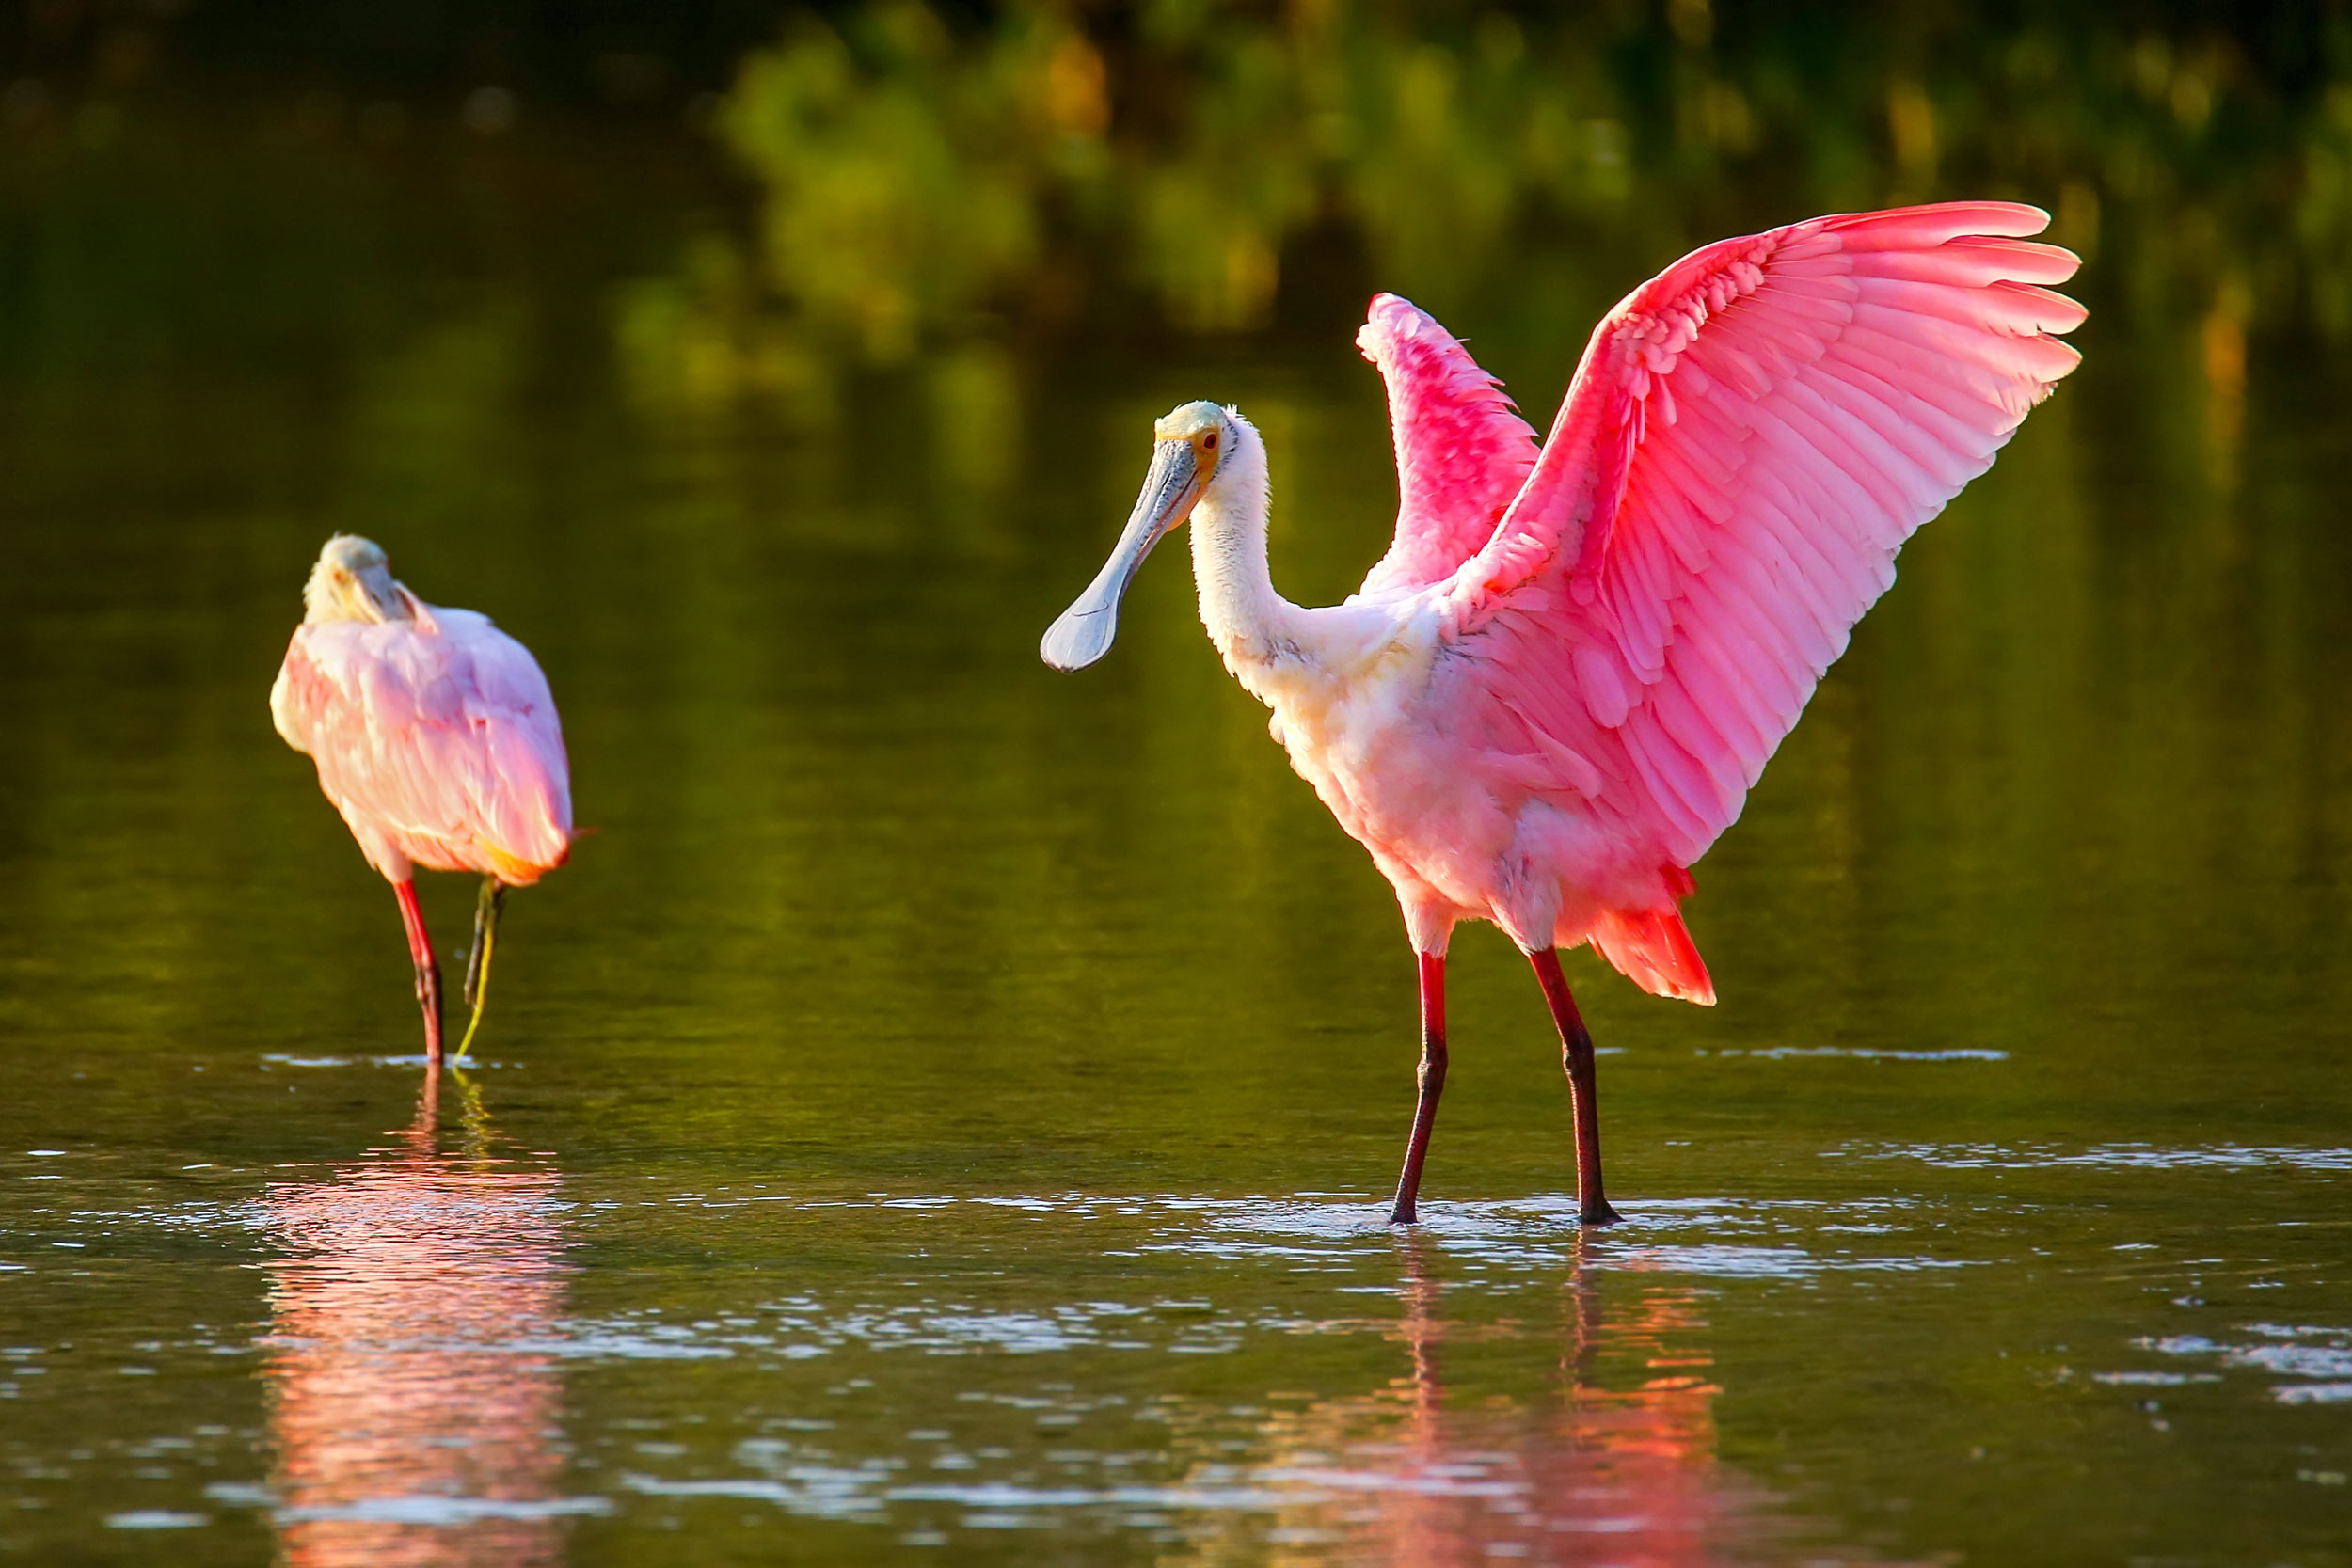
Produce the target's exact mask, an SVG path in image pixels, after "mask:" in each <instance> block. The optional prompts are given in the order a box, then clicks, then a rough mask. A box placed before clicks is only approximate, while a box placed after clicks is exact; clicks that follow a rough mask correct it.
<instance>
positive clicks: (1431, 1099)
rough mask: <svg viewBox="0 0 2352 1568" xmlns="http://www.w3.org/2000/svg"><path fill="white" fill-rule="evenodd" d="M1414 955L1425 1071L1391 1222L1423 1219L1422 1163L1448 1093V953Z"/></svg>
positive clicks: (1422, 1066)
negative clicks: (1443, 1096)
mask: <svg viewBox="0 0 2352 1568" xmlns="http://www.w3.org/2000/svg"><path fill="white" fill-rule="evenodd" d="M1414 957H1415V958H1418V959H1420V960H1421V1070H1420V1072H1419V1073H1418V1074H1417V1075H1416V1081H1417V1082H1418V1083H1419V1084H1420V1085H1421V1093H1420V1097H1419V1098H1418V1099H1417V1100H1416V1101H1414V1103H1413V1136H1412V1141H1411V1142H1409V1143H1407V1144H1406V1146H1405V1170H1404V1172H1403V1174H1401V1175H1400V1176H1398V1177H1397V1179H1396V1206H1395V1207H1394V1208H1393V1209H1391V1210H1390V1211H1389V1223H1390V1224H1391V1225H1412V1224H1414V1223H1416V1221H1417V1220H1418V1219H1419V1218H1420V1215H1419V1213H1418V1212H1417V1211H1416V1209H1415V1204H1416V1203H1417V1202H1418V1200H1419V1199H1420V1196H1421V1163H1422V1160H1423V1159H1425V1158H1426V1157H1427V1156H1428V1153H1429V1130H1430V1128H1431V1127H1433V1126H1435V1125H1436V1124H1437V1120H1438V1096H1439V1095H1441V1094H1443V1093H1444V1092H1445V1063H1446V1053H1445V955H1444V954H1442V953H1417V954H1415V955H1414Z"/></svg>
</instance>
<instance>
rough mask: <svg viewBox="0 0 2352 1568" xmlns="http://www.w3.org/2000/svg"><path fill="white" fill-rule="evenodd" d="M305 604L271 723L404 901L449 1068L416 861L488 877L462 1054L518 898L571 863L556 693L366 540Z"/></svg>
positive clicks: (272, 698)
mask: <svg viewBox="0 0 2352 1568" xmlns="http://www.w3.org/2000/svg"><path fill="white" fill-rule="evenodd" d="M303 601H304V605H305V607H306V611H307V612H306V613H305V614H304V616H303V618H302V625H300V626H296V627H295V628H294V641H292V642H291V643H289V644H288V645H287V648H286V662H285V664H284V665H283V666H282V667H280V668H279V670H278V684H277V685H275V686H273V687H272V688H271V689H270V694H269V711H270V716H271V718H273V719H275V720H276V721H278V734H279V735H282V736H285V737H286V744H288V745H289V746H292V747H293V748H294V750H295V751H297V752H308V753H309V754H310V756H311V758H313V759H314V760H315V761H316V762H317V763H318V768H319V787H320V788H321V789H322V790H325V791H326V798H327V799H328V800H332V801H334V802H335V809H336V810H337V811H340V812H342V814H343V820H344V821H345V822H347V823H349V824H350V825H351V835H352V836H353V837H354V838H356V839H358V841H359V850H360V852H361V853H362V854H364V855H366V856H367V857H368V863H369V864H370V865H373V866H374V867H375V868H376V869H377V870H378V871H381V872H382V873H383V874H384V877H385V879H386V880H388V881H389V882H390V883H391V884H392V892H393V893H394V894H395V895H398V896H399V899H400V918H401V923H402V924H403V925H404V926H405V927H407V931H408V956H409V958H411V959H412V960H413V961H414V962H415V964H416V966H417V1003H418V1006H421V1007H422V1008H423V1009H424V1053H425V1056H426V1058H427V1059H428V1060H430V1061H433V1062H438V1061H439V1060H440V1059H441V970H440V965H439V964H437V963H436V962H435V961H434V958H433V943H432V941H431V939H430V938H428V937H427V936H426V935H425V929H424V914H423V911H421V910H419V909H418V908H417V882H416V872H415V867H417V866H419V865H422V866H429V867H431V868H432V869H433V870H436V871H476V872H480V873H481V874H482V879H483V880H482V896H481V898H480V900H479V901H478V902H477V903H476V905H475V908H474V940H473V950H472V952H471V953H470V954H469V957H468V958H467V962H466V989H465V998H466V1005H467V1006H469V1007H471V1008H472V1009H473V1018H472V1020H471V1022H469V1023H468V1024H467V1025H466V1035H465V1037H464V1038H463V1039H461V1040H459V1041H458V1043H457V1055H458V1056H459V1058H460V1059H463V1058H464V1056H465V1054H466V1048H467V1047H468V1046H469V1045H471V1044H472V1043H473V1036H474V1031H475V1030H476V1029H477V1028H479V1027H480V1026H481V1024H482V1005H483V1002H484V1000H485V997H486V996H487V995H488V992H489V985H490V949H491V947H492V944H493V943H494V942H496V940H497V936H498V918H499V911H500V910H501V907H502V906H503V904H504V903H505V898H506V890H507V889H508V888H510V887H528V886H530V885H531V884H532V883H533V882H535V881H537V880H538V879H540V878H541V877H543V876H545V875H546V874H547V873H548V872H549V871H552V870H554V869H555V868H556V867H557V866H559V865H562V864H563V863H564V860H565V859H566V858H567V857H568V856H569V855H570V853H571V844H572V793H571V770H570V768H569V767H568V765H567V764H566V763H565V762H564V730H563V726H562V725H561V724H560V723H558V722H557V721H556V716H555V699H554V697H553V696H551V695H549V693H548V678H547V676H545V675H543V674H541V673H539V666H538V663H537V661H536V660H534V659H533V658H532V657H531V651H530V650H529V649H528V648H525V647H524V646H523V645H522V644H521V643H519V642H517V641H515V640H514V639H513V638H511V637H509V636H507V635H506V634H505V633H504V632H502V631H501V630H499V629H498V627H496V626H492V625H491V624H490V618H489V617H488V616H486V615H481V614H477V613H475V612H474V611H473V610H444V609H441V608H440V607H438V606H436V605H428V604H426V603H425V602H424V601H423V600H421V599H420V598H418V597H417V596H416V594H412V593H410V592H409V591H408V589H407V587H406V586H405V584H402V583H399V582H396V581H394V580H393V578H392V574H391V568H390V567H389V565H388V564H387V563H386V562H385V559H384V552H383V551H382V550H381V549H379V548H378V547H377V546H375V545H373V544H372V543H370V542H369V541H368V540H365V539H360V538H357V537H354V536H353V535H351V534H337V535H336V536H335V537H334V538H332V539H329V540H328V541H327V542H326V547H325V548H324V549H322V550H320V551H319V559H318V564H317V565H316V566H313V567H312V568H311V569H310V582H309V583H308V584H307V585H306V586H305V587H304V589H303Z"/></svg>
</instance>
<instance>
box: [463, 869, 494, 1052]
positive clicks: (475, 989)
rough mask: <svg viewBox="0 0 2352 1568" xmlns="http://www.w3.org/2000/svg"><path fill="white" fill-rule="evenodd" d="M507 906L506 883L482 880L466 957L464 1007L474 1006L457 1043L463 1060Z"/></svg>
mask: <svg viewBox="0 0 2352 1568" xmlns="http://www.w3.org/2000/svg"><path fill="white" fill-rule="evenodd" d="M505 907H506V884H505V883H504V882H501V881H500V880H499V879H497V878H496V877H485V878H483V879H482V896H481V897H480V898H478V899H476V900H475V901H474V907H473V951H472V952H471V953H470V954H469V955H467V958H466V1006H469V1007H471V1008H472V1009H473V1017H472V1018H471V1019H469V1020H468V1021H467V1023H466V1037H465V1038H464V1039H461V1040H459V1041H458V1042H457V1059H458V1060H459V1061H461V1062H462V1061H464V1060H465V1059H466V1048H467V1047H468V1046H469V1045H471V1044H473V1032H474V1031H475V1030H476V1029H479V1028H481V1027H482V1004H483V1003H484V1002H485V1001H487V1000H488V999H489V995H490V949H491V947H492V946H493V945H494V944H496V942H498V937H499V911H500V910H501V909H503V908H505Z"/></svg>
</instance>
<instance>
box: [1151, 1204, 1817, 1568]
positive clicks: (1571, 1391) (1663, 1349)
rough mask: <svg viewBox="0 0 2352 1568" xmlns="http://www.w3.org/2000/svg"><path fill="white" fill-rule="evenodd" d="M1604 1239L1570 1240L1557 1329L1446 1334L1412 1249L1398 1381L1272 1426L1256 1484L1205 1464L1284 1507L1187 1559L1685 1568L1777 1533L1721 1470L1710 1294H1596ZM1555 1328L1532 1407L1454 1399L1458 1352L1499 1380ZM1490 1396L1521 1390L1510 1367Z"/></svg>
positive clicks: (1626, 1283) (1405, 1567)
mask: <svg viewBox="0 0 2352 1568" xmlns="http://www.w3.org/2000/svg"><path fill="white" fill-rule="evenodd" d="M1607 1244H1608V1243H1605V1242H1603V1243H1596V1241H1595V1240H1594V1239H1592V1238H1588V1237H1580V1238H1579V1239H1578V1241H1577V1243H1576V1245H1577V1249H1578V1251H1577V1255H1576V1257H1575V1259H1574V1262H1573V1268H1572V1272H1571V1274H1570V1276H1569V1280H1568V1283H1567V1285H1566V1287H1565V1291H1564V1292H1563V1295H1562V1297H1561V1300H1560V1303H1559V1306H1558V1308H1557V1311H1558V1314H1559V1315H1558V1318H1557V1319H1556V1320H1555V1321H1554V1322H1552V1323H1526V1322H1524V1321H1522V1322H1519V1323H1509V1322H1503V1323H1490V1324H1473V1323H1461V1322H1450V1321H1448V1320H1447V1318H1446V1317H1445V1316H1444V1315H1443V1312H1442V1310H1441V1307H1442V1298H1443V1292H1444V1286H1443V1285H1442V1284H1441V1283H1439V1282H1438V1280H1437V1279H1436V1278H1435V1277H1434V1276H1433V1275H1432V1274H1431V1273H1430V1271H1429V1268H1428V1263H1429V1260H1430V1259H1429V1255H1428V1251H1427V1244H1426V1243H1424V1242H1423V1240H1422V1237H1420V1236H1419V1235H1417V1234H1416V1235H1408V1236H1406V1237H1403V1238H1401V1239H1400V1242H1399V1246H1400V1250H1401V1251H1402V1253H1403V1261H1404V1264H1405V1278H1404V1281H1403V1283H1402V1286H1401V1294H1402V1297H1403V1306H1404V1314H1403V1317H1402V1319H1401V1320H1400V1321H1398V1322H1397V1323H1396V1324H1395V1325H1394V1327H1393V1329H1392V1330H1391V1335H1392V1337H1393V1338H1397V1339H1399V1340H1401V1341H1402V1342H1403V1344H1404V1347H1405V1350H1406V1356H1407V1359H1408V1367H1407V1370H1406V1375H1404V1376H1401V1377H1399V1378H1397V1379H1395V1380H1394V1381H1393V1382H1391V1384H1390V1385H1389V1386H1386V1387H1385V1388H1382V1389H1380V1390H1378V1391H1376V1392H1374V1393H1371V1394H1365V1395H1358V1396H1350V1397H1345V1398H1339V1399H1330V1400H1320V1401H1316V1402H1312V1403H1311V1404H1308V1405H1306V1406H1305V1407H1303V1408H1300V1409H1295V1410H1287V1411H1283V1412H1281V1413H1279V1414H1276V1415H1272V1416H1270V1417H1268V1418H1265V1419H1264V1422H1263V1427H1262V1429H1261V1433H1260V1440H1259V1441H1260V1444H1261V1445H1262V1447H1261V1452H1262V1454H1263V1459H1262V1461H1261V1463H1259V1464H1258V1465H1252V1466H1249V1467H1248V1470H1249V1471H1250V1472H1252V1473H1250V1474H1248V1475H1241V1474H1235V1473H1234V1468H1233V1467H1232V1465H1231V1461H1230V1460H1227V1461H1226V1462H1225V1464H1223V1465H1216V1464H1214V1463H1211V1464H1208V1465H1202V1466H1200V1467H1199V1468H1198V1469H1197V1470H1196V1475H1195V1479H1196V1480H1207V1479H1210V1478H1209V1476H1208V1475H1207V1474H1206V1473H1205V1472H1207V1471H1209V1470H1212V1469H1214V1470H1216V1471H1219V1472H1221V1473H1220V1474H1219V1475H1218V1476H1217V1478H1216V1479H1218V1480H1221V1481H1224V1482H1225V1483H1227V1484H1231V1483H1232V1482H1233V1481H1256V1482H1258V1483H1259V1484H1260V1485H1261V1486H1263V1487H1264V1488H1266V1489H1267V1490H1270V1491H1272V1492H1273V1493H1274V1495H1275V1497H1276V1498H1277V1499H1278V1504H1277V1506H1276V1507H1275V1509H1274V1510H1273V1511H1272V1513H1270V1514H1269V1515H1267V1516H1265V1517H1263V1519H1261V1520H1260V1521H1259V1522H1257V1523H1256V1524H1254V1525H1247V1526H1245V1525H1240V1524H1238V1523H1235V1522H1229V1523H1226V1524H1223V1525H1220V1526H1216V1527H1212V1528H1213V1529H1215V1530H1217V1531H1220V1532H1221V1531H1224V1530H1232V1529H1247V1530H1248V1532H1249V1535H1250V1539H1248V1540H1247V1541H1244V1540H1241V1539H1239V1538H1237V1537H1236V1538H1233V1539H1221V1540H1204V1539H1201V1538H1200V1537H1198V1536H1196V1537H1195V1538H1194V1539H1193V1541H1192V1542H1191V1543H1190V1545H1191V1546H1193V1547H1194V1548H1195V1549H1201V1548H1205V1555H1206V1557H1207V1559H1208V1560H1227V1559H1228V1558H1229V1557H1230V1558H1232V1559H1233V1560H1241V1559H1243V1558H1247V1559H1248V1560H1252V1561H1268V1562H1275V1563H1292V1562H1298V1563H1304V1562H1316V1563H1325V1562H1332V1561H1342V1562H1349V1563H1374V1564H1381V1563H1388V1564H1396V1565H1399V1568H1452V1565H1454V1564H1470V1563H1481V1564H1486V1563H1492V1562H1494V1561H1496V1560H1506V1559H1507V1560H1513V1561H1524V1562H1541V1563H1560V1564H1587V1563H1590V1564H1600V1563H1607V1564H1611V1565H1613V1568H1683V1565H1689V1564H1699V1563H1711V1562H1718V1561H1721V1560H1724V1557H1725V1555H1726V1554H1727V1553H1728V1552H1731V1551H1732V1550H1734V1549H1735V1548H1736V1547H1737V1546H1739V1545H1740V1544H1753V1543H1754V1542H1755V1541H1756V1539H1757V1538H1758V1537H1759V1536H1762V1535H1766V1534H1768V1533H1770V1532H1771V1531H1772V1530H1773V1529H1775V1528H1785V1516H1782V1515H1779V1514H1777V1513H1775V1511H1774V1510H1773V1509H1772V1507H1771V1504H1772V1501H1773V1499H1772V1497H1771V1496H1770V1495H1769V1494H1768V1493H1766V1492H1765V1491H1764V1490H1763V1489H1762V1488H1760V1487H1758V1486H1756V1485H1755V1484H1754V1483H1753V1482H1751V1481H1747V1480H1746V1479H1745V1478H1743V1477H1742V1476H1740V1474H1739V1473H1738V1472H1737V1471H1736V1470H1733V1469H1731V1468H1730V1467H1728V1466H1725V1465H1723V1464H1721V1463H1720V1462H1719V1461H1718V1459H1717V1457H1716V1430H1715V1417H1714V1402H1715V1399H1716V1396H1717V1395H1718V1394H1719V1393H1720V1392H1721V1389H1720V1388H1719V1387H1718V1386H1717V1385H1716V1384H1715V1382H1714V1381H1713V1379H1712V1377H1711V1376H1710V1375H1709V1374H1710V1371H1711V1370H1712V1356H1711V1355H1710V1354H1709V1353H1708V1350H1707V1348H1706V1342H1705V1338H1704V1336H1705V1334H1706V1329H1707V1323H1706V1320H1705V1318H1704V1316H1703V1315H1702V1313H1701V1310H1700V1306H1701V1299H1702V1298H1701V1295H1700V1292H1699V1291H1695V1290H1693V1289H1692V1288H1690V1287H1688V1286H1683V1285H1677V1284H1673V1283H1669V1282H1667V1281H1664V1280H1662V1279H1649V1278H1644V1277H1643V1276H1642V1275H1640V1274H1639V1273H1634V1272H1621V1271H1619V1270H1615V1269H1613V1270H1611V1271H1610V1272H1609V1275H1608V1277H1607V1281H1606V1284H1605V1285H1604V1283H1603V1281H1602V1280H1601V1278H1599V1277H1597V1271H1596V1270H1595V1268H1594V1266H1593V1259H1591V1258H1590V1257H1588V1256H1587V1255H1586V1253H1587V1249H1589V1248H1593V1247H1595V1246H1596V1245H1607ZM1553 1333H1556V1334H1557V1335H1558V1338H1559V1346H1560V1349H1559V1353H1558V1356H1557V1361H1556V1370H1554V1372H1553V1373H1552V1375H1551V1376H1550V1377H1549V1380H1548V1382H1549V1386H1546V1387H1544V1388H1543V1389H1542V1391H1541V1392H1540V1393H1538V1394H1536V1395H1535V1396H1534V1397H1523V1396H1521V1395H1520V1394H1518V1393H1514V1394H1510V1395H1505V1394H1502V1393H1499V1392H1498V1393H1495V1394H1492V1395H1490V1396H1488V1397H1486V1398H1485V1399H1484V1400H1475V1399H1467V1398H1465V1397H1463V1394H1462V1393H1461V1392H1460V1391H1458V1390H1457V1391H1456V1392H1455V1393H1454V1395H1453V1396H1452V1397H1451V1398H1449V1393H1448V1386H1447V1377H1446V1368H1447V1362H1448V1359H1449V1352H1454V1353H1455V1354H1454V1356H1453V1359H1454V1360H1457V1361H1460V1362H1463V1363H1470V1362H1472V1361H1477V1362H1485V1361H1487V1360H1489V1359H1494V1360H1495V1361H1496V1362H1497V1366H1496V1370H1497V1371H1501V1370H1502V1368H1503V1367H1504V1366H1506V1365H1509V1366H1517V1365H1523V1363H1521V1362H1518V1359H1517V1357H1516V1356H1514V1355H1513V1354H1511V1347H1513V1346H1519V1347H1526V1346H1529V1345H1530V1343H1531V1341H1540V1340H1541V1339H1542V1338H1549V1336H1550V1335H1552V1334H1553ZM1490 1353H1491V1354H1490ZM1495 1381H1496V1384H1497V1385H1498V1386H1512V1387H1515V1388H1524V1387H1525V1386H1526V1384H1525V1382H1523V1381H1522V1380H1521V1379H1520V1378H1519V1377H1518V1375H1517V1374H1516V1371H1515V1372H1513V1373H1512V1374H1510V1375H1509V1376H1508V1378H1507V1382H1506V1379H1505V1378H1503V1377H1498V1378H1497V1379H1496V1380H1495ZM1209 1424H1210V1425H1214V1423H1209ZM1224 1431H1225V1433H1230V1428H1226V1429H1224ZM1222 1434H1223V1433H1219V1435H1222ZM1200 1435H1201V1436H1203V1437H1207V1436H1209V1435H1210V1433H1209V1432H1208V1431H1206V1430H1204V1431H1203V1432H1202V1433H1201V1434H1200ZM1180 1441H1181V1439H1180ZM1219 1446H1221V1447H1225V1448H1230V1447H1231V1446H1232V1445H1231V1444H1230V1443H1228V1444H1223V1445H1219ZM1833 1560H1838V1559H1835V1558H1833Z"/></svg>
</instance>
